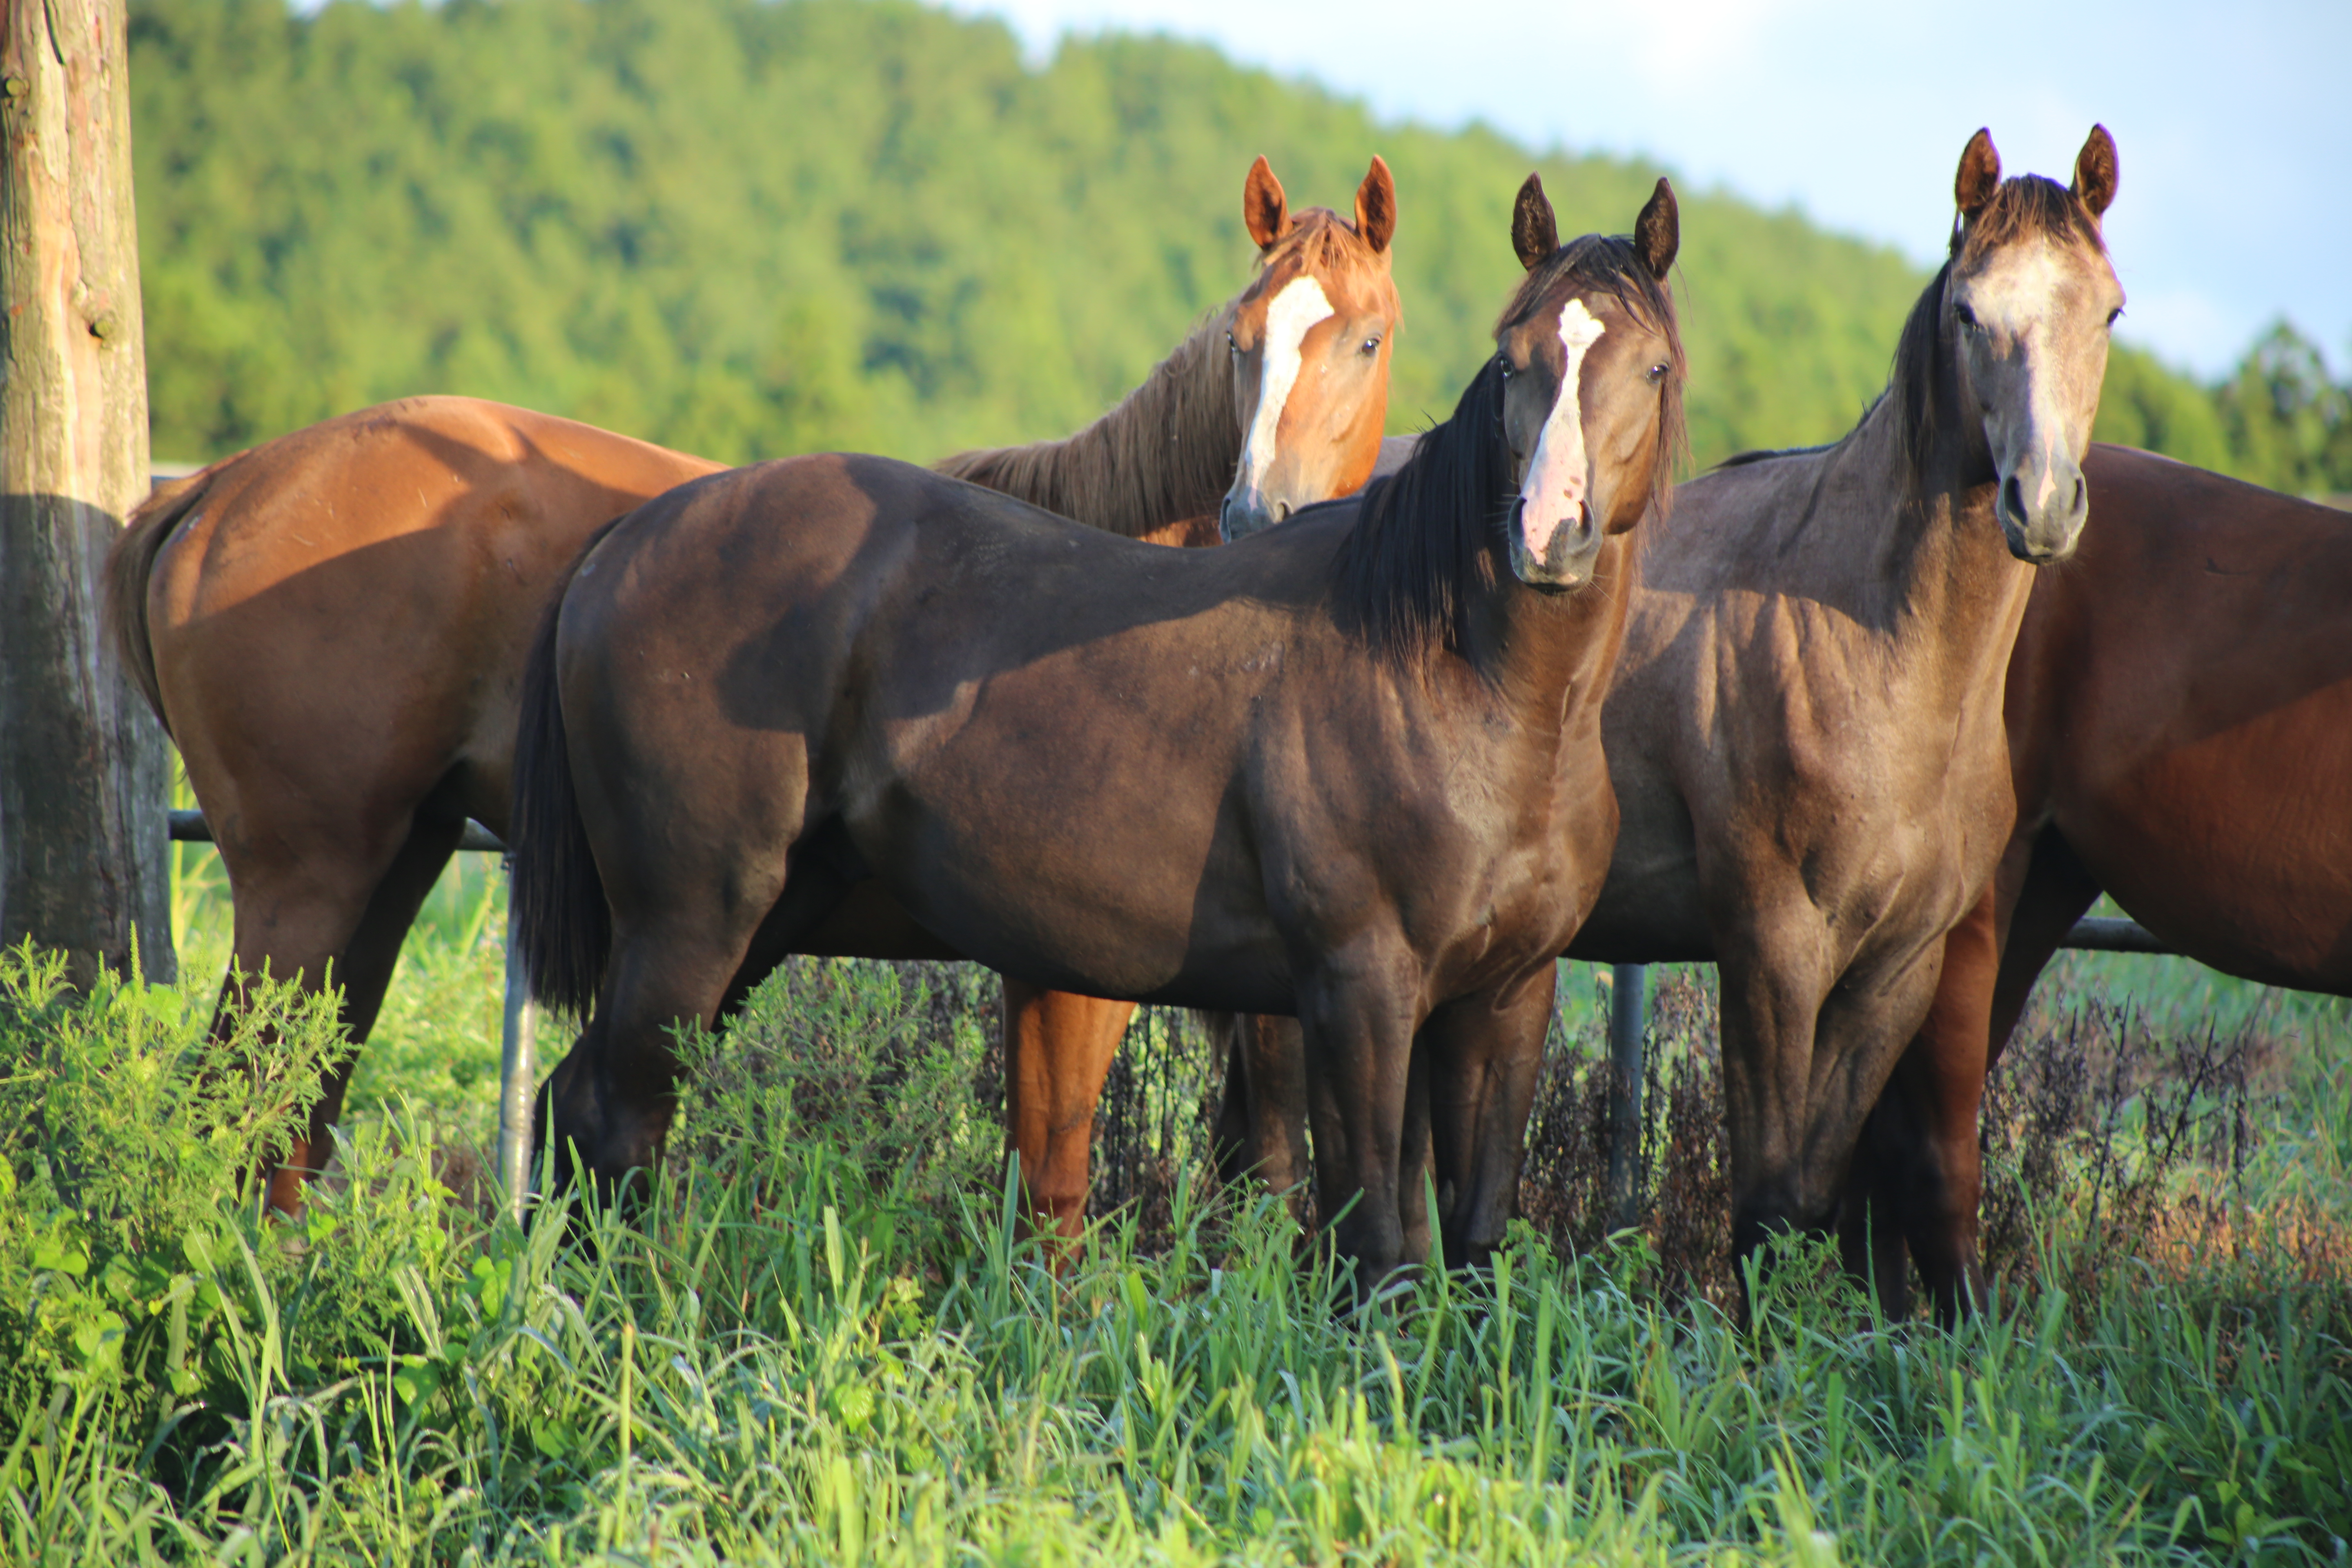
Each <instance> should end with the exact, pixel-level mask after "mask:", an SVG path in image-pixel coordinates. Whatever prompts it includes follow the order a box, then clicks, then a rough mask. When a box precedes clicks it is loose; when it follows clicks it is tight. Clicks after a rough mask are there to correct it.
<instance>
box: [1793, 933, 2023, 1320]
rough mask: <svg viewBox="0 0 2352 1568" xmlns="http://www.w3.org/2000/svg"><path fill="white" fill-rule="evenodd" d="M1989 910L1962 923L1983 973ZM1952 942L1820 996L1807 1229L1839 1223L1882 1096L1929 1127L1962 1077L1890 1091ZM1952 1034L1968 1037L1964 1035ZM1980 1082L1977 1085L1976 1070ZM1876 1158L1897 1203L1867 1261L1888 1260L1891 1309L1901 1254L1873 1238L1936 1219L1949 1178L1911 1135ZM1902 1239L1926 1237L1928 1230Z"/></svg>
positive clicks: (1805, 1187) (1807, 1159) (1867, 971)
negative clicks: (1919, 1219) (1908, 1219)
mask: <svg viewBox="0 0 2352 1568" xmlns="http://www.w3.org/2000/svg"><path fill="white" fill-rule="evenodd" d="M1990 914H1991V909H1990V902H1989V901H1988V900H1979V905H1978V906H1977V907H1975V908H1973V909H1972V910H1970V912H1969V916H1967V917H1964V921H1974V922H1976V924H1975V927H1974V929H1975V931H1976V932H1977V933H1978V934H1977V936H1976V938H1975V941H1974V946H1973V951H1976V952H1981V954H1982V962H1983V963H1984V965H1985V966H1986V967H1987V968H1989V967H1990V956H1991V940H1990V930H1991V919H1990ZM1949 939H1950V933H1949V932H1947V933H1946V935H1945V937H1943V938H1937V939H1930V940H1928V941H1925V942H1918V943H1917V944H1916V945H1914V946H1910V947H1907V948H1902V947H1898V948H1895V949H1894V950H1893V951H1891V952H1885V953H1880V954H1874V955H1862V956H1858V957H1857V958H1856V959H1854V961H1853V963H1850V964H1849V965H1848V967H1847V969H1846V971H1845V973H1843V975H1841V976H1840V977H1839V980H1838V984H1837V985H1836V987H1835V988H1834V989H1833V990H1832V991H1831V992H1830V993H1829V994H1828V995H1826V996H1825V997H1824V998H1823V999H1822V1009H1821V1015H1820V1018H1819V1022H1818V1024H1817V1025H1816V1026H1815V1033H1814V1040H1813V1048H1812V1052H1811V1058H1812V1059H1811V1064H1810V1067H1809V1069H1808V1079H1809V1095H1810V1100H1811V1109H1810V1110H1809V1112H1808V1113H1807V1116H1806V1121H1805V1124H1804V1127H1803V1129H1802V1136H1803V1142H1802V1144H1801V1152H1800V1156H1799V1159H1800V1164H1799V1179H1798V1188H1799V1190H1800V1191H1801V1193H1802V1194H1804V1201H1805V1204H1806V1207H1805V1208H1804V1209H1803V1210H1802V1211H1801V1213H1800V1215H1799V1216H1798V1222H1799V1223H1800V1224H1801V1225H1803V1226H1806V1227H1807V1228H1809V1229H1826V1228H1828V1226H1829V1223H1830V1222H1832V1221H1833V1220H1835V1219H1836V1218H1837V1217H1838V1215H1837V1200H1838V1199H1839V1198H1840V1197H1841V1196H1843V1195H1844V1194H1845V1192H1846V1191H1847V1190H1848V1188H1849V1185H1850V1179H1851V1173H1852V1170H1853V1163H1854V1161H1855V1158H1856V1150H1857V1147H1858V1146H1859V1145H1860V1144H1861V1143H1862V1142H1863V1138H1864V1129H1865V1126H1866V1125H1867V1124H1868V1123H1869V1121H1871V1119H1872V1116H1873V1112H1874V1110H1876V1109H1877V1108H1879V1106H1880V1104H1881V1101H1882V1100H1896V1101H1897V1102H1898V1103H1900V1104H1901V1105H1903V1106H1906V1107H1907V1108H1908V1110H1909V1116H1910V1118H1911V1121H1912V1125H1914V1126H1925V1125H1928V1123H1927V1115H1928V1110H1929V1108H1930V1107H1932V1106H1933V1105H1934V1104H1935V1103H1936V1102H1937V1099H1938V1096H1939V1094H1940V1093H1945V1092H1949V1089H1948V1087H1947V1086H1948V1084H1954V1083H1958V1084H1964V1083H1965V1082H1966V1080H1967V1076H1968V1064H1967V1063H1966V1062H1965V1061H1962V1062H1958V1063H1956V1064H1955V1065H1954V1066H1953V1068H1952V1069H1951V1071H1950V1072H1949V1073H1948V1074H1947V1075H1946V1076H1945V1079H1944V1080H1943V1081H1942V1082H1941V1083H1938V1082H1937V1081H1935V1080H1934V1079H1933V1077H1932V1075H1927V1076H1923V1077H1920V1078H1917V1079H1906V1082H1905V1085H1904V1088H1903V1089H1890V1081H1891V1080H1892V1079H1894V1077H1895V1068H1896V1063H1897V1061H1898V1060H1899V1059H1900V1058H1902V1057H1903V1056H1904V1055H1905V1053H1906V1047H1909V1045H1910V1042H1911V1041H1912V1039H1913V1037H1915V1036H1916V1034H1917V1033H1918V1032H1919V1030H1920V1029H1921V1028H1922V1027H1923V1026H1924V1025H1925V1023H1926V1020H1927V1015H1928V1012H1929V1010H1930V1008H1931V1007H1932V1006H1933V1005H1934V1003H1935V1000H1936V994H1937V981H1938V980H1939V978H1940V977H1941V974H1942V972H1943V963H1944V956H1945V950H1946V947H1947V945H1948V941H1949ZM1958 1032H1959V1034H1960V1035H1961V1036H1962V1037H1965V1033H1966V1031H1965V1029H1962V1030H1960V1031H1958ZM1913 1054H1914V1056H1915V1058H1916V1062H1917V1063H1918V1064H1920V1065H1922V1066H1925V1065H1926V1064H1928V1063H1929V1061H1930V1058H1928V1056H1927V1054H1926V1053H1925V1052H1917V1053H1913ZM1978 1077H1979V1080H1980V1079H1981V1077H1982V1073H1981V1066H1980V1064H1979V1069H1978ZM1965 1125H1972V1122H1969V1123H1966V1124H1965ZM1962 1141H1963V1142H1965V1141H1966V1140H1965V1137H1963V1139H1962ZM1879 1152H1880V1155H1881V1160H1880V1164H1879V1170H1880V1173H1881V1179H1882V1181H1886V1182H1891V1184H1892V1185H1893V1188H1894V1194H1893V1202H1892V1203H1891V1204H1887V1205H1882V1207H1881V1211H1880V1212H1881V1217H1880V1218H1879V1219H1878V1220H1877V1222H1876V1223H1874V1225H1872V1226H1871V1229H1872V1231H1873V1232H1874V1233H1876V1232H1878V1231H1882V1230H1884V1231H1888V1232H1895V1231H1898V1230H1901V1229H1903V1227H1902V1226H1901V1216H1902V1215H1915V1214H1923V1213H1927V1214H1936V1215H1940V1214H1941V1213H1942V1212H1943V1210H1944V1207H1945V1205H1944V1204H1943V1203H1942V1202H1940V1201H1937V1197H1936V1194H1941V1193H1942V1192H1944V1191H1945V1190H1946V1189H1947V1186H1948V1181H1949V1179H1950V1177H1951V1175H1952V1173H1950V1172H1948V1171H1946V1170H1944V1169H1942V1168H1940V1166H1939V1164H1938V1162H1939V1160H1940V1159H1941V1158H1942V1146H1941V1143H1940V1142H1939V1141H1936V1140H1932V1139H1931V1140H1920V1139H1914V1140H1912V1141H1910V1142H1908V1144H1907V1146H1906V1147H1904V1148H1902V1149H1901V1150H1899V1151H1888V1150H1885V1149H1882V1150H1880V1151H1879ZM1972 1156H1973V1147H1972V1146H1971V1148H1970V1150H1969V1154H1968V1155H1967V1156H1963V1159H1964V1162H1965V1163H1967V1164H1968V1165H1969V1168H1972V1167H1973V1160H1972ZM1907 1234H1910V1235H1914V1236H1922V1235H1925V1234H1926V1231H1925V1230H1924V1229H1923V1230H1921V1231H1916V1232H1909V1233H1907ZM1891 1239H1892V1237H1886V1238H1882V1237H1879V1236H1877V1235H1876V1234H1874V1235H1873V1236H1872V1237H1871V1241H1872V1247H1871V1255H1870V1256H1869V1258H1868V1259H1867V1261H1869V1262H1870V1263H1871V1264H1872V1265H1873V1266H1876V1265H1877V1264H1879V1263H1880V1262H1881V1261H1885V1266H1886V1268H1887V1269H1888V1271H1889V1272H1891V1273H1892V1274H1893V1275H1894V1277H1895V1282H1894V1283H1893V1284H1891V1285H1886V1286H1885V1287H1884V1289H1887V1290H1889V1291H1890V1292H1891V1293H1892V1297H1893V1299H1892V1300H1886V1301H1885V1305H1886V1308H1887V1310H1890V1311H1892V1310H1895V1309H1896V1308H1898V1307H1907V1296H1908V1291H1907V1289H1905V1287H1904V1285H1903V1280H1904V1275H1903V1272H1902V1270H1903V1268H1904V1258H1903V1255H1902V1252H1901V1250H1900V1248H1899V1247H1892V1246H1886V1245H1885V1242H1886V1241H1887V1240H1891ZM1881 1247H1885V1250H1884V1252H1883V1253H1882V1252H1881V1251H1880V1248H1881ZM1847 1260H1848V1265H1849V1267H1853V1263H1854V1261H1855V1255H1854V1251H1853V1248H1852V1247H1851V1246H1849V1248H1848V1250H1847Z"/></svg>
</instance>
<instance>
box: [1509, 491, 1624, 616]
mask: <svg viewBox="0 0 2352 1568" xmlns="http://www.w3.org/2000/svg"><path fill="white" fill-rule="evenodd" d="M1601 543H1602V536H1601V529H1600V528H1599V526H1598V525H1596V524H1595V522H1594V521H1593V516H1592V508H1591V506H1590V505H1589V504H1587V503H1585V502H1583V501H1579V502H1577V503H1576V508H1575V510H1574V512H1573V513H1572V514H1571V515H1570V516H1569V517H1566V518H1563V519H1561V520H1560V521H1559V523H1558V524H1557V525H1555V526H1554V527H1553V529H1552V530H1551V532H1550V534H1549V536H1548V537H1547V538H1546V539H1545V540H1544V542H1543V548H1542V550H1541V551H1540V552H1538V550H1536V549H1535V548H1534V547H1533V546H1531V545H1530V544H1529V543H1528V527H1527V503H1526V502H1525V501H1524V500H1522V501H1520V502H1519V503H1518V505H1517V507H1515V508H1514V509H1513V510H1512V513H1511V574H1512V575H1513V576H1515V577H1517V579H1518V580H1519V581H1520V582H1522V583H1525V584H1527V585H1528V587H1530V588H1535V589H1538V590H1540V591H1541V592H1543V593H1547V594H1565V593H1568V592H1569V591H1570V590H1571V589H1575V588H1581V587H1582V586H1584V584H1587V583H1590V582H1591V581H1592V567H1593V563H1594V562H1595V561H1597V560H1598V559H1599V558H1600V555H1601Z"/></svg>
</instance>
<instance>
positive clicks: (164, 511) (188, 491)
mask: <svg viewBox="0 0 2352 1568" xmlns="http://www.w3.org/2000/svg"><path fill="white" fill-rule="evenodd" d="M219 471H220V466H219V465H217V464H216V465H215V466H214V467H212V468H206V469H205V470H204V471H203V472H201V473H196V474H191V475H189V476H188V477H187V478H186V479H178V480H174V481H173V483H171V484H168V485H165V486H163V487H162V488H161V489H157V490H156V491H154V493H152V495H150V496H149V497H148V498H147V499H146V500H143V501H141V502H140V503H139V504H138V505H137V506H136V507H133V508H132V509H131V521H129V522H128V523H126V524H125V525H124V527H123V530H122V532H121V535H120V536H119V537H117V538H116V540H115V542H114V547H113V548H112V549H111V550H109V551H108V552H106V570H105V571H104V573H103V574H101V579H102V580H101V582H100V586H99V615H100V618H101V619H102V620H103V621H104V622H105V623H106V631H107V635H108V637H110V638H111V639H112V641H113V643H114V652H115V656H116V657H117V658H120V659H121V661H122V668H123V669H124V670H125V671H126V672H127V673H128V674H129V675H130V677H131V680H132V681H133V682H135V683H136V684H137V686H138V688H139V693H140V695H141V696H142V697H144V698H146V699H147V706H148V707H150V708H152V709H153V710H155V717H156V718H157V719H159V720H161V721H163V732H164V733H165V734H169V733H171V731H172V721H171V718H170V716H169V715H168V714H166V713H165V712H164V711H163V685H162V683H161V682H160V681H158V680H157V679H156V678H155V645H154V643H153V641H152V639H150V638H149V637H148V635H147V581H148V579H149V578H150V577H151V576H152V575H153V574H154V571H155V556H156V554H157V552H160V551H161V550H162V549H163V542H164V541H165V540H167V539H169V538H171V537H172V531H173V529H175V528H177V527H179V526H180V520H181V519H183V518H184V517H186V516H187V515H188V513H190V512H191V511H193V510H195V508H196V507H197V506H198V505H199V504H200V503H201V502H202V501H203V500H204V499H205V493H206V492H207V491H208V490H210V489H211V488H212V479H213V476H214V475H215V474H217V473H218V472H219Z"/></svg>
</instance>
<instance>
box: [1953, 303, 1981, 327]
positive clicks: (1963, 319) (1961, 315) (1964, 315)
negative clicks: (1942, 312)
mask: <svg viewBox="0 0 2352 1568" xmlns="http://www.w3.org/2000/svg"><path fill="white" fill-rule="evenodd" d="M1952 314H1953V315H1954V316H1956V317H1958V319H1959V323H1960V325H1962V326H1964V327H1966V328H1967V329H1968V330H1969V331H1972V332H1973V331H1976V330H1977V313H1976V312H1975V311H1974V310H1969V308H1968V307H1967V306H1966V305H1955V306H1953V307H1952Z"/></svg>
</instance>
